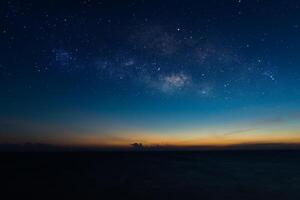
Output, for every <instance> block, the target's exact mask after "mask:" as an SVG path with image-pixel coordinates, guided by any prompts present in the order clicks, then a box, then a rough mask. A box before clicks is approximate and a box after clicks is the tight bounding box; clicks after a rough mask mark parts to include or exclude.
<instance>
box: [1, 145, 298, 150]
mask: <svg viewBox="0 0 300 200" xmlns="http://www.w3.org/2000/svg"><path fill="white" fill-rule="evenodd" d="M203 150H204V151H207V150H300V144H298V143H244V144H235V145H228V146H208V145H206V146H175V145H173V146H172V145H166V146H162V145H151V146H146V145H143V144H142V143H133V144H130V145H128V146H124V147H114V146H111V147H101V146H99V147H78V146H59V145H52V144H44V143H24V144H9V143H3V144H0V152H10V151H11V152H44V151H50V152H61V151H63V152H64V151H203Z"/></svg>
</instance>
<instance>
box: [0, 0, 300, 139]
mask: <svg viewBox="0 0 300 200" xmlns="http://www.w3.org/2000/svg"><path fill="white" fill-rule="evenodd" d="M0 21H1V23H0V44H1V45H0V51H1V53H0V83H1V84H0V91H1V98H0V103H1V104H0V111H1V112H0V124H1V128H0V139H1V141H3V142H28V141H32V142H45V143H59V144H73V145H124V144H127V143H130V142H131V141H135V140H138V141H141V142H144V143H146V144H176V145H184V144H191V145H196V144H197V145H201V144H219V143H220V144H223V143H224V144H225V143H226V144H231V143H239V142H269V141H276V142H278V141H282V142H285V141H300V127H299V125H297V124H298V122H299V119H300V117H299V115H300V114H299V112H300V108H299V103H300V68H299V64H300V57H299V52H300V38H299V33H300V4H299V2H298V1H296V0H295V1H292V0H287V1H271V0H251V1H250V0H225V1H217V0H215V1H146V0H144V1H96V0H95V1H93V0H90V1H89V0H86V1H63V2H62V1H1V3H0ZM228 133H234V134H228ZM186 141H187V142H186Z"/></svg>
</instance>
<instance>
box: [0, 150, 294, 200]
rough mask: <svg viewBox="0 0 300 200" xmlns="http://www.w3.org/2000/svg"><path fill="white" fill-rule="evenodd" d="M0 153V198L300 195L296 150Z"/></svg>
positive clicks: (152, 197) (267, 196)
mask: <svg viewBox="0 0 300 200" xmlns="http://www.w3.org/2000/svg"><path fill="white" fill-rule="evenodd" d="M0 155H1V170H0V173H1V193H2V196H4V195H6V194H8V195H10V196H9V197H6V198H1V199H14V198H15V197H21V199H25V198H26V199H33V198H34V199H74V198H81V199H239V200H244V199H256V200H258V199H264V200H265V199H285V200H288V199H295V200H298V199H300V151H215V152H214V151H211V152H111V153H108V152H106V153H104V152H100V153H91V152H85V153H2V154H0Z"/></svg>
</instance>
